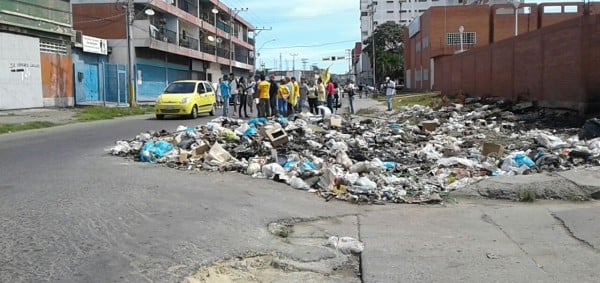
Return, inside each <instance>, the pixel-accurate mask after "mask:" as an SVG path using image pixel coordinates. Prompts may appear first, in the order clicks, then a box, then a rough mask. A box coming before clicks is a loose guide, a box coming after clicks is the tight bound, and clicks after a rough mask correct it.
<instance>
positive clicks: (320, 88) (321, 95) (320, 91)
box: [317, 78, 327, 105]
mask: <svg viewBox="0 0 600 283" xmlns="http://www.w3.org/2000/svg"><path fill="white" fill-rule="evenodd" d="M317 98H318V99H319V105H326V104H327V94H326V92H325V85H324V84H323V80H322V79H321V78H319V79H318V80H317Z"/></svg>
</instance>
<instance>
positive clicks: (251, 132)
mask: <svg viewBox="0 0 600 283" xmlns="http://www.w3.org/2000/svg"><path fill="white" fill-rule="evenodd" d="M257 133H258V131H257V130H256V128H255V127H250V128H248V129H247V130H246V131H245V132H244V136H245V137H247V136H254V135H256V134H257Z"/></svg>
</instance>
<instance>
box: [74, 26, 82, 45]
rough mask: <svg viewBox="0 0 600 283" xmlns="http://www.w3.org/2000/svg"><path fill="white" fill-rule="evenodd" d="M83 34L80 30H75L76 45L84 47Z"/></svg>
mask: <svg viewBox="0 0 600 283" xmlns="http://www.w3.org/2000/svg"><path fill="white" fill-rule="evenodd" d="M82 37H83V34H82V32H81V31H80V30H76V31H75V47H79V48H82V47H83V40H82Z"/></svg>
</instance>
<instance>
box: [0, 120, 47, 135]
mask: <svg viewBox="0 0 600 283" xmlns="http://www.w3.org/2000/svg"><path fill="white" fill-rule="evenodd" d="M52 126H56V124H54V123H51V122H40V121H35V122H27V123H18V124H0V134H5V133H12V132H18V131H25V130H33V129H43V128H49V127H52Z"/></svg>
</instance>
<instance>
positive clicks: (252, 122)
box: [248, 118, 267, 126]
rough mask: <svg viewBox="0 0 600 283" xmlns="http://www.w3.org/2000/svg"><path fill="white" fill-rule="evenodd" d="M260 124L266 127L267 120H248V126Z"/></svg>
mask: <svg viewBox="0 0 600 283" xmlns="http://www.w3.org/2000/svg"><path fill="white" fill-rule="evenodd" d="M259 124H260V125H266V124H267V119H266V118H252V119H250V120H248V125H251V126H257V125H259Z"/></svg>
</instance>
